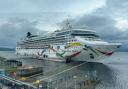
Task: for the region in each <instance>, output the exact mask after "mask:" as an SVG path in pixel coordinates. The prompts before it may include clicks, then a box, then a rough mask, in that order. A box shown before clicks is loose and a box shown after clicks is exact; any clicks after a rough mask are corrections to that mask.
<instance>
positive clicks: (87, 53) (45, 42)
mask: <svg viewBox="0 0 128 89" xmlns="http://www.w3.org/2000/svg"><path fill="white" fill-rule="evenodd" d="M120 45H121V44H119V43H109V42H105V41H103V40H101V39H100V38H99V36H98V35H96V34H95V32H94V31H90V30H86V29H73V28H72V27H71V26H70V25H69V23H68V24H67V26H66V28H63V29H61V30H59V31H55V32H53V33H52V34H49V35H45V36H33V35H31V33H30V32H28V33H27V37H26V38H25V39H24V40H21V41H19V42H17V47H16V54H17V55H18V56H19V57H23V58H36V59H44V60H53V61H66V62H70V61H71V60H74V61H89V62H90V61H93V62H94V61H99V60H101V59H102V58H104V57H107V56H110V55H112V54H113V53H114V52H115V50H116V49H117V48H119V47H120Z"/></svg>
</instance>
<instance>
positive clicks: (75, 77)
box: [73, 76, 77, 89]
mask: <svg viewBox="0 0 128 89" xmlns="http://www.w3.org/2000/svg"><path fill="white" fill-rule="evenodd" d="M73 78H74V79H75V89H77V88H76V79H77V76H73Z"/></svg>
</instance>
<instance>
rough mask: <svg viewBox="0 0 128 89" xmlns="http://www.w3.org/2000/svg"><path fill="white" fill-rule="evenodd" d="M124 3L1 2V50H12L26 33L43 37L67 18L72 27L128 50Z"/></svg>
mask: <svg viewBox="0 0 128 89" xmlns="http://www.w3.org/2000/svg"><path fill="white" fill-rule="evenodd" d="M127 11H128V1H127V0H0V47H1V46H2V47H15V46H16V41H17V40H19V39H20V38H21V37H24V36H25V35H26V33H27V32H28V31H30V32H31V33H33V34H44V33H46V31H54V30H56V29H59V26H58V24H59V23H62V22H63V21H64V20H65V19H67V18H69V19H70V20H71V24H72V25H73V26H74V27H87V28H89V29H92V30H95V31H96V32H97V34H99V35H100V36H101V37H102V38H103V39H105V40H109V41H119V42H122V43H123V47H124V48H125V50H127V48H128V46H127V43H128V41H127V40H128V12H127Z"/></svg>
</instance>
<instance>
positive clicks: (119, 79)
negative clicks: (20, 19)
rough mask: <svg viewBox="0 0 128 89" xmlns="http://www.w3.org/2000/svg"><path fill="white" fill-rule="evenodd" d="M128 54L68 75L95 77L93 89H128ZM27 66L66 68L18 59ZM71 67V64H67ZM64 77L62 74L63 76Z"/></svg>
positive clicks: (51, 69)
mask: <svg viewBox="0 0 128 89" xmlns="http://www.w3.org/2000/svg"><path fill="white" fill-rule="evenodd" d="M11 53H13V52H7V53H6V52H0V55H8V54H10V56H11ZM127 54H128V53H127V52H117V53H115V54H114V55H113V56H111V57H109V58H106V59H104V60H102V61H101V63H86V64H84V65H82V66H80V67H78V68H75V69H73V70H71V71H70V72H69V73H70V74H71V73H76V74H79V73H85V74H89V75H88V76H89V77H92V76H93V77H97V78H98V80H100V82H99V83H98V84H97V85H96V86H94V87H95V89H127V88H128V59H127V58H128V55H127ZM18 60H20V61H22V62H23V64H24V65H27V66H43V67H44V71H45V72H49V71H53V70H56V69H59V68H61V67H64V66H67V64H65V63H63V62H53V61H44V60H37V59H18ZM68 65H70V66H73V64H68ZM61 76H62V75H61ZM63 76H64V74H63Z"/></svg>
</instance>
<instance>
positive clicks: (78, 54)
mask: <svg viewBox="0 0 128 89" xmlns="http://www.w3.org/2000/svg"><path fill="white" fill-rule="evenodd" d="M73 44H75V43H73ZM77 44H78V43H77ZM61 46H62V47H63V46H64V45H61ZM119 46H120V44H112V43H108V44H104V45H103V44H102V45H100V44H93V45H91V46H87V45H72V47H69V48H67V49H65V50H64V49H61V50H56V49H51V48H48V49H46V50H47V51H46V52H45V51H44V49H22V50H20V51H17V55H19V57H21V58H35V59H43V60H52V61H66V62H70V61H71V60H74V61H88V62H96V61H99V60H102V59H103V58H104V57H107V56H110V55H112V54H113V53H114V52H115V50H116V49H117V48H119ZM63 48H64V47H63ZM42 52H43V53H42Z"/></svg>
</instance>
